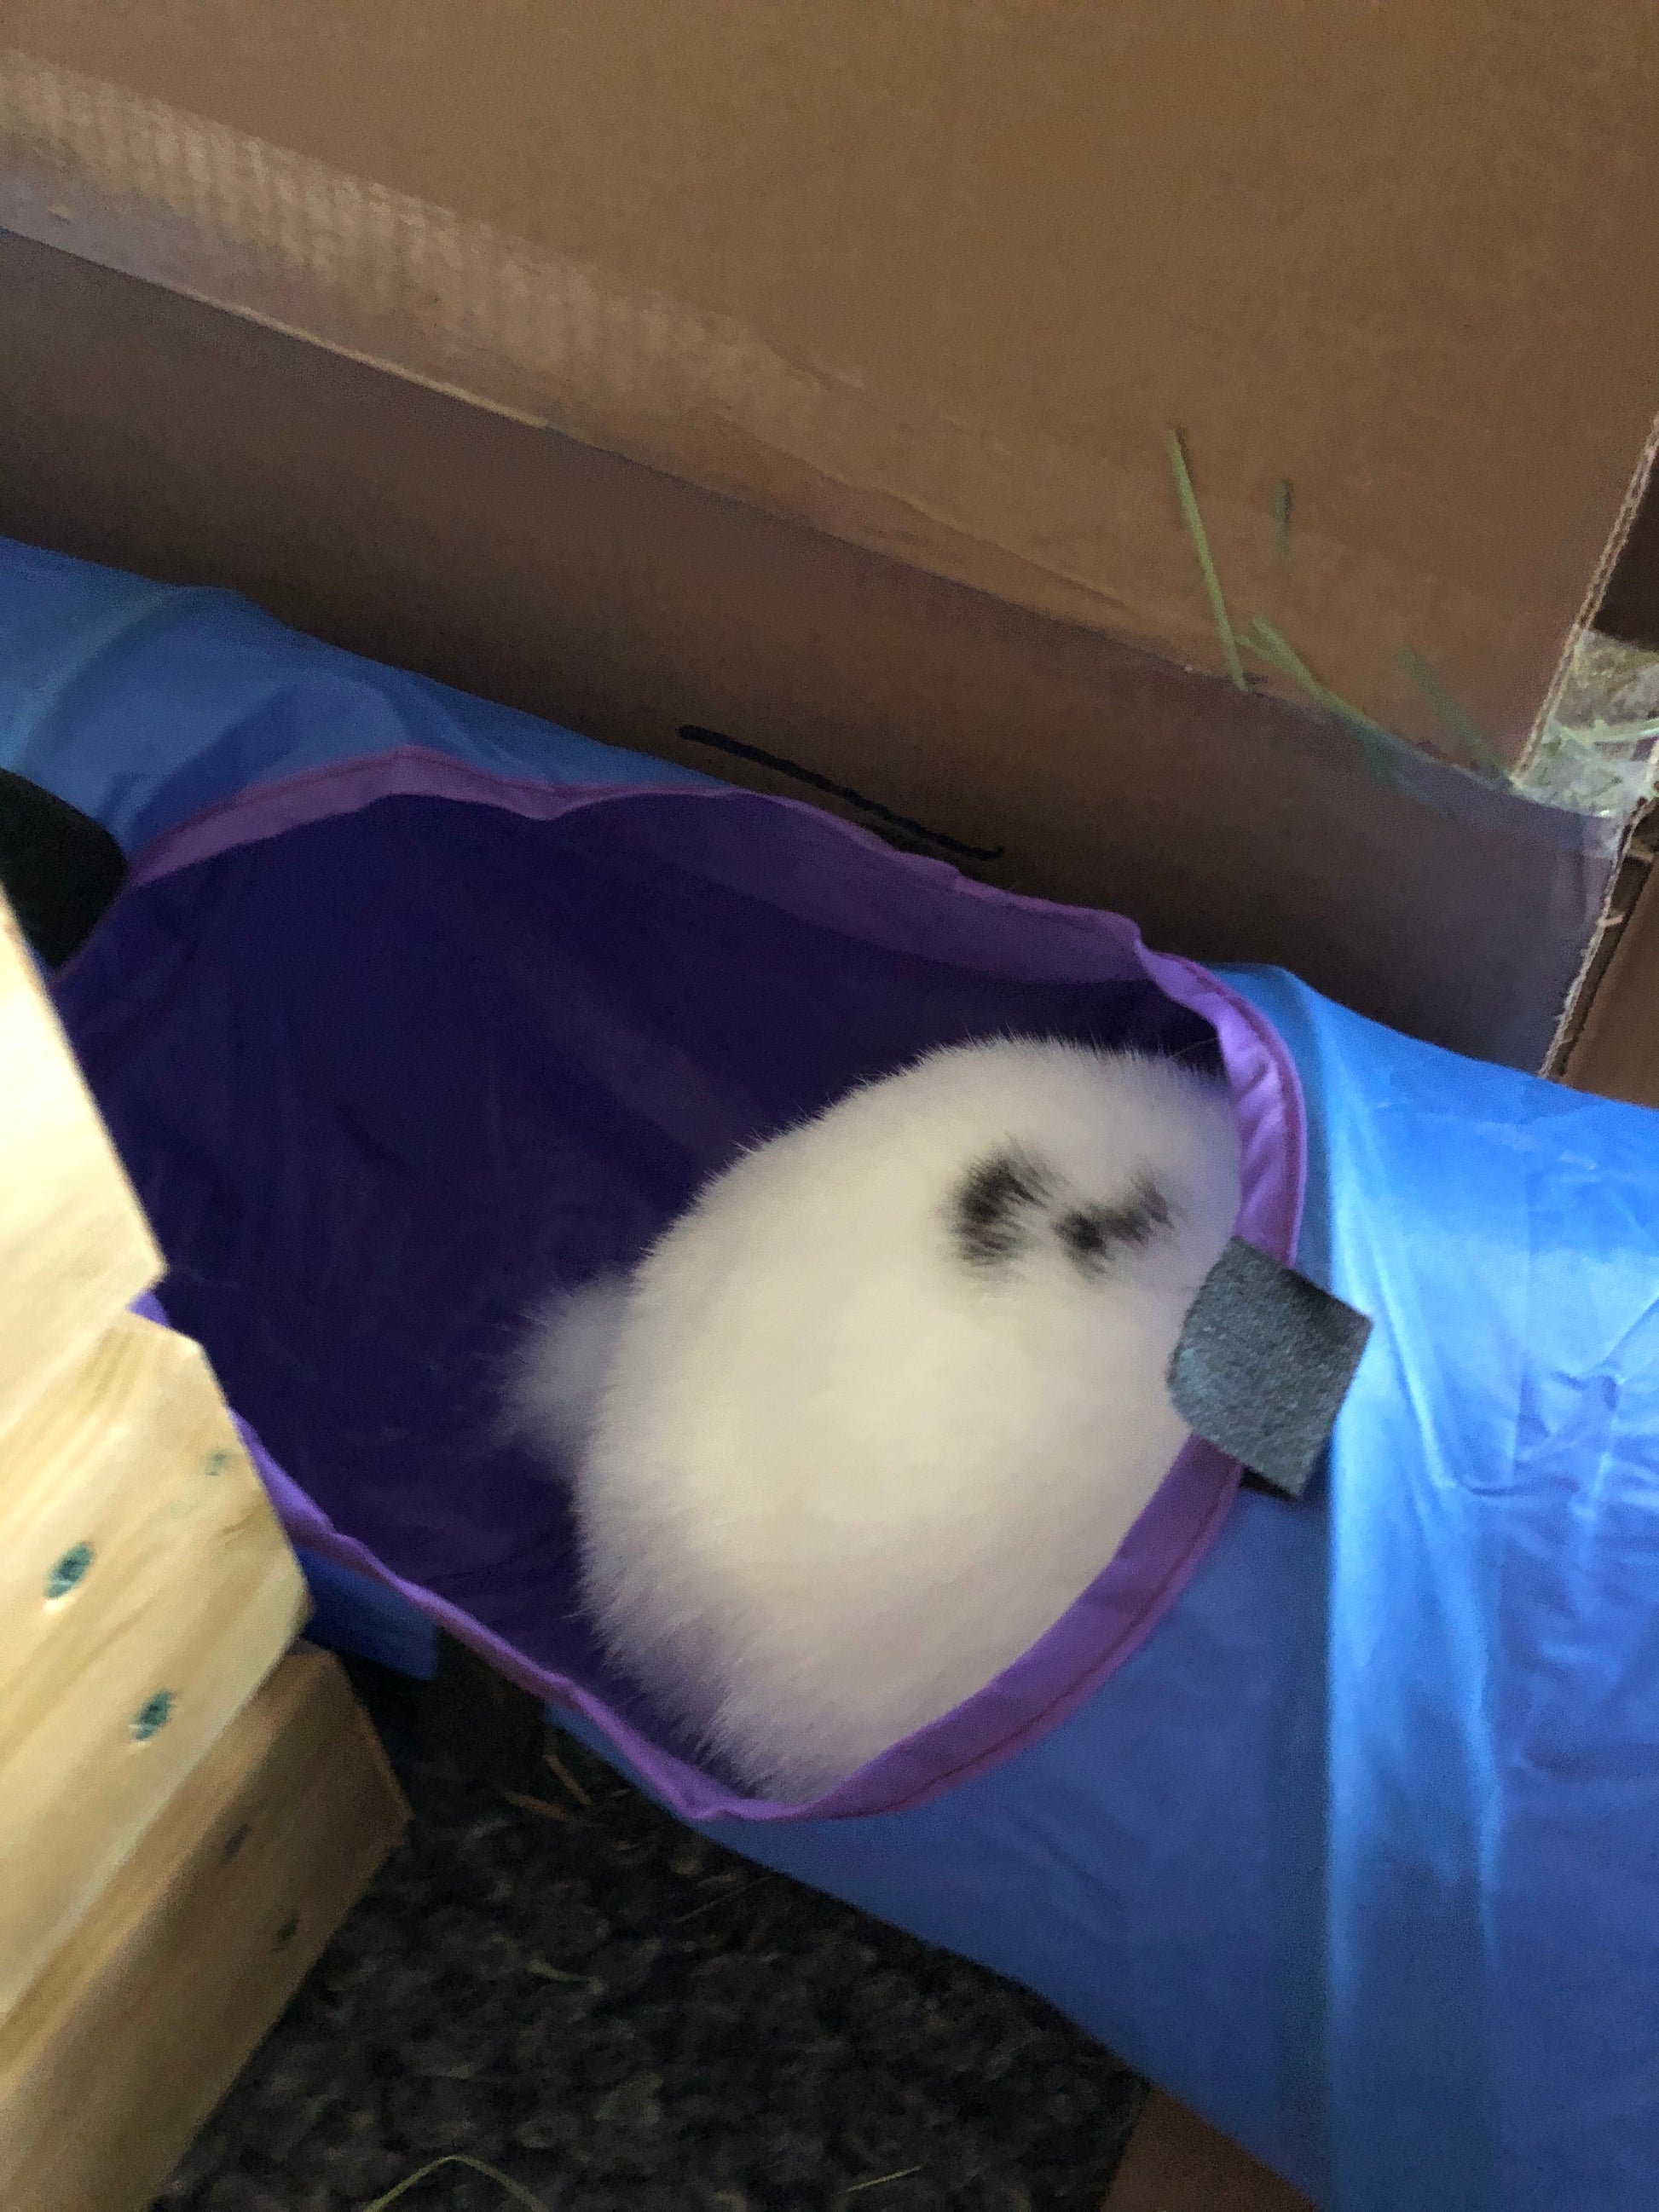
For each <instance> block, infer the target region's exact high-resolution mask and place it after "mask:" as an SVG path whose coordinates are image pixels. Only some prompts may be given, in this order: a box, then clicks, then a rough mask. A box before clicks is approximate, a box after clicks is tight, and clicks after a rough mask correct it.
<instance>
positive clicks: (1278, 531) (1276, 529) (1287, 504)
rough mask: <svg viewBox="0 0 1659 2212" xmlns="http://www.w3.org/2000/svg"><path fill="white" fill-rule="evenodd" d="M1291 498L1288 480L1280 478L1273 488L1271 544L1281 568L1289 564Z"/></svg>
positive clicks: (1287, 478) (1289, 481)
mask: <svg viewBox="0 0 1659 2212" xmlns="http://www.w3.org/2000/svg"><path fill="white" fill-rule="evenodd" d="M1291 498H1292V495H1291V480H1290V478H1289V477H1280V478H1279V482H1278V483H1276V484H1275V485H1274V486H1273V544H1274V547H1275V549H1276V550H1277V551H1278V554H1279V566H1280V567H1281V568H1288V567H1289V566H1290V562H1291Z"/></svg>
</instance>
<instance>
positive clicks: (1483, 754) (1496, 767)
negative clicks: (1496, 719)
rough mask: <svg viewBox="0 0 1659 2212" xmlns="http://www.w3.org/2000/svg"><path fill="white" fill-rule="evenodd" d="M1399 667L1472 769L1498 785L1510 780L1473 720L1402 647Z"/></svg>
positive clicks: (1427, 668)
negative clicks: (1469, 760) (1454, 740)
mask: <svg viewBox="0 0 1659 2212" xmlns="http://www.w3.org/2000/svg"><path fill="white" fill-rule="evenodd" d="M1400 665H1401V667H1402V668H1403V669H1404V670H1405V671H1406V673H1407V676H1409V677H1410V678H1411V679H1412V681H1413V684H1416V685H1417V687H1418V689H1419V690H1420V691H1421V692H1422V694H1423V696H1424V697H1425V699H1427V701H1428V702H1429V704H1430V705H1431V707H1432V708H1434V711H1435V712H1436V714H1438V715H1439V717H1440V719H1441V720H1442V721H1443V723H1444V724H1445V726H1446V727H1447V728H1448V729H1449V731H1450V732H1451V733H1452V735H1453V736H1454V737H1455V738H1456V739H1457V742H1458V743H1459V744H1461V745H1462V748H1463V750H1464V751H1465V752H1466V753H1467V754H1468V757H1469V758H1470V759H1471V760H1472V761H1473V762H1474V764H1475V766H1476V767H1477V768H1478V769H1484V770H1485V772H1486V775H1489V776H1492V778H1494V779H1495V780H1496V781H1498V782H1499V783H1502V784H1507V783H1508V782H1509V780H1510V772H1509V769H1507V768H1506V767H1505V766H1504V763H1503V762H1502V761H1501V760H1499V758H1498V755H1497V754H1496V753H1495V752H1494V751H1493V750H1492V747H1491V746H1490V745H1489V744H1487V743H1486V739H1485V738H1483V737H1482V736H1481V734H1480V729H1479V728H1478V726H1476V723H1475V720H1474V716H1473V715H1472V714H1469V712H1468V709H1467V708H1464V707H1463V706H1462V704H1461V703H1460V702H1459V701H1457V700H1455V699H1454V698H1453V697H1452V696H1451V693H1450V692H1449V691H1448V690H1447V689H1446V687H1445V685H1444V684H1443V683H1442V682H1441V681H1440V678H1438V677H1437V675H1436V674H1435V672H1434V671H1433V669H1432V668H1431V667H1430V665H1429V664H1428V662H1427V661H1426V660H1425V659H1424V658H1423V656H1422V654H1421V653H1413V651H1412V648H1411V647H1410V646H1408V645H1407V646H1404V647H1401V653H1400Z"/></svg>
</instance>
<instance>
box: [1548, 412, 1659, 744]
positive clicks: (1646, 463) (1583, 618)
mask: <svg viewBox="0 0 1659 2212" xmlns="http://www.w3.org/2000/svg"><path fill="white" fill-rule="evenodd" d="M1656 462H1659V420H1656V422H1655V423H1654V426H1653V428H1652V429H1651V430H1650V432H1649V434H1648V442H1647V444H1646V446H1645V447H1644V449H1643V453H1642V459H1641V460H1640V462H1639V463H1638V466H1637V471H1636V474H1635V475H1634V476H1633V477H1632V479H1631V483H1630V489H1629V490H1628V491H1626V494H1625V500H1624V504H1623V506H1622V507H1620V510H1619V512H1618V513H1617V515H1616V516H1615V517H1614V518H1613V528H1612V529H1611V530H1610V531H1609V532H1608V533H1607V544H1606V545H1605V546H1603V548H1602V550H1601V559H1600V561H1598V562H1596V565H1595V574H1594V575H1593V576H1592V577H1591V578H1590V580H1589V588H1588V589H1587V590H1586V592H1585V593H1584V604H1583V606H1582V607H1581V608H1580V609H1579V611H1578V619H1577V622H1576V623H1574V624H1573V626H1572V628H1571V630H1570V631H1569V632H1568V634H1567V641H1566V643H1565V646H1564V647H1562V649H1561V658H1560V659H1559V662H1558V663H1557V665H1556V670H1555V677H1554V680H1553V682H1552V684H1551V685H1550V688H1549V690H1548V691H1547V693H1546V695H1545V697H1544V702H1543V704H1542V705H1541V707H1540V708H1539V709H1538V713H1537V715H1536V717H1535V718H1534V722H1533V726H1532V728H1531V729H1530V731H1529V732H1528V735H1527V742H1526V745H1525V748H1524V750H1522V755H1521V757H1520V759H1519V761H1517V762H1516V775H1517V776H1520V777H1522V778H1524V776H1525V775H1526V773H1527V771H1528V769H1529V768H1530V767H1531V765H1532V763H1533V761H1534V757H1536V755H1537V751H1538V748H1539V745H1540V744H1541V742H1542V740H1543V737H1544V732H1545V731H1546V730H1547V728H1548V726H1549V721H1550V717H1551V716H1552V715H1553V714H1554V712H1555V710H1556V708H1557V707H1558V706H1559V704H1560V702H1561V694H1562V692H1563V691H1564V690H1565V689H1566V684H1567V678H1568V676H1569V674H1570V672H1571V668H1572V657H1573V654H1574V653H1576V652H1577V649H1578V641H1579V640H1580V638H1582V637H1583V634H1584V632H1585V631H1586V630H1587V629H1593V628H1594V627H1595V617H1596V616H1597V614H1598V613H1599V612H1600V611H1601V602H1602V600H1603V599H1605V598H1606V597H1607V586H1609V585H1610V584H1611V583H1612V581H1613V570H1614V569H1615V568H1617V567H1618V565H1619V557H1620V554H1622V553H1623V551H1624V550H1625V548H1626V545H1627V544H1629V542H1630V534H1631V532H1632V530H1634V529H1635V527H1636V520H1637V517H1638V515H1639V514H1640V513H1641V512H1642V508H1643V506H1644V502H1645V501H1646V499H1647V496H1648V492H1649V489H1650V487H1651V485H1652V483H1653V481H1654V467H1655V464H1656Z"/></svg>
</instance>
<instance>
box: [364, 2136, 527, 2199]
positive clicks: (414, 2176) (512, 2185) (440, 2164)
mask: <svg viewBox="0 0 1659 2212" xmlns="http://www.w3.org/2000/svg"><path fill="white" fill-rule="evenodd" d="M445 2166H465V2167H466V2169H467V2170H468V2172H471V2173H481V2174H483V2178H484V2179H485V2180H486V2181H494V2182H498V2183H499V2184H500V2185H501V2187H502V2188H503V2189H504V2190H506V2191H507V2195H508V2196H509V2197H511V2198H512V2199H513V2203H515V2204H521V2205H524V2206H526V2208H527V2212H547V2206H546V2205H545V2204H544V2203H543V2201H542V2199H541V2198H540V2197H532V2195H531V2193H530V2191H528V2190H527V2189H520V2186H519V2185H518V2183H517V2182H516V2181H509V2180H508V2179H507V2176H506V2175H505V2174H504V2173H498V2172H496V2170H495V2167H494V2166H486V2165H485V2164H484V2163H483V2160H482V2159H477V2158H466V2157H464V2156H463V2155H462V2154H460V2153H459V2151H452V2152H451V2153H450V2154H449V2156H448V2157H447V2158H435V2159H434V2160H433V2161H432V2163H431V2165H430V2166H422V2168H421V2170H420V2172H418V2173H411V2174H410V2177H409V2179H408V2180H407V2181H400V2182H399V2183H398V2186H397V2187H396V2188H395V2189H392V2190H388V2191H387V2192H386V2195H385V2196H384V2197H376V2198H375V2200H374V2203H372V2204H365V2205H364V2207H363V2212H387V2208H388V2206H390V2205H393V2204H395V2203H397V2202H398V2198H399V2197H407V2196H408V2194H409V2192H410V2190H411V2189H418V2188H419V2187H420V2185H421V2184H422V2182H423V2181H429V2180H430V2179H432V2177H433V2175H434V2174H435V2173H441V2172H442V2171H443V2169H444V2168H445Z"/></svg>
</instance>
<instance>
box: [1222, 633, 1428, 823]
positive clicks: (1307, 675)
mask: <svg viewBox="0 0 1659 2212" xmlns="http://www.w3.org/2000/svg"><path fill="white" fill-rule="evenodd" d="M1250 635H1251V641H1252V644H1253V646H1254V649H1255V651H1256V652H1257V653H1260V654H1261V657H1262V659H1264V660H1267V661H1271V662H1272V664H1273V666H1274V667H1275V668H1277V669H1278V670H1279V673H1280V674H1281V675H1283V676H1288V677H1289V678H1290V679H1291V683H1292V684H1300V686H1301V687H1302V689H1303V690H1304V691H1305V692H1306V693H1307V694H1308V696H1309V697H1310V699H1311V700H1313V702H1315V704H1316V706H1320V707H1322V708H1324V710H1325V712H1326V713H1327V714H1331V715H1334V717H1335V719H1336V720H1338V721H1339V722H1340V723H1341V724H1342V725H1343V726H1344V727H1345V728H1346V729H1348V730H1351V731H1352V732H1353V735H1354V738H1356V740H1357V741H1358V745H1359V750H1360V755H1361V757H1362V758H1363V759H1364V763H1365V769H1366V773H1367V774H1368V775H1371V776H1373V777H1375V778H1376V781H1378V782H1379V783H1383V784H1393V783H1395V781H1396V778H1395V773H1394V763H1393V762H1392V761H1391V760H1390V759H1389V751H1390V749H1391V748H1392V747H1393V746H1395V745H1398V744H1404V743H1405V739H1404V738H1398V737H1396V736H1395V733H1394V732H1393V731H1392V730H1389V729H1385V728H1384V727H1383V724H1382V723H1381V722H1374V721H1372V720H1371V718H1370V715H1369V714H1361V713H1360V711H1359V709H1358V707H1352V706H1350V705H1349V703H1348V702H1347V701H1346V699H1344V698H1341V697H1340V696H1339V695H1338V694H1337V693H1336V692H1334V691H1333V690H1331V689H1330V687H1329V685H1328V684H1322V683H1321V682H1320V680H1319V678H1317V677H1316V675H1315V674H1314V672H1313V671H1312V669H1310V667H1309V665H1308V664H1307V662H1306V661H1305V660H1304V659H1303V658H1302V656H1301V654H1300V653H1297V651H1296V649H1295V647H1293V646H1292V645H1291V642H1290V641H1289V640H1288V639H1287V638H1285V637H1284V636H1283V635H1281V634H1280V633H1279V631H1278V630H1276V629H1274V628H1273V624H1272V623H1270V622H1269V621H1268V620H1267V617H1266V615H1257V616H1256V617H1255V618H1254V620H1253V621H1252V622H1251V624H1250Z"/></svg>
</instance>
